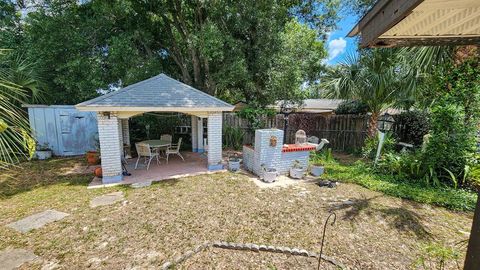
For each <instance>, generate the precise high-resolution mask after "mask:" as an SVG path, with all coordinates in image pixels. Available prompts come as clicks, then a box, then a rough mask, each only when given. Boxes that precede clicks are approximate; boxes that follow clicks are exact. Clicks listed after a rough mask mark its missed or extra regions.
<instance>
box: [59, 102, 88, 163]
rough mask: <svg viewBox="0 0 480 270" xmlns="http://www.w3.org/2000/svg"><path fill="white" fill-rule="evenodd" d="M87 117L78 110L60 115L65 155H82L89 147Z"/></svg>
mask: <svg viewBox="0 0 480 270" xmlns="http://www.w3.org/2000/svg"><path fill="white" fill-rule="evenodd" d="M86 120H87V119H86V115H85V114H84V113H82V112H78V111H76V110H61V111H60V113H59V124H60V125H59V126H60V128H59V133H60V134H59V138H60V144H61V147H60V149H61V151H62V152H63V155H66V156H68V155H81V154H84V153H85V148H86V146H87V145H89V144H90V143H89V141H88V138H87V135H88V134H87V132H86V130H87V123H86Z"/></svg>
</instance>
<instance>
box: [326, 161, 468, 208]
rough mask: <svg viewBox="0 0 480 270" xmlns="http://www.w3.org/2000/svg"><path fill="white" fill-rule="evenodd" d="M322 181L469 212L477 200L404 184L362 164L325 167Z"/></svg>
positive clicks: (448, 190) (464, 193)
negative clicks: (364, 188)
mask: <svg viewBox="0 0 480 270" xmlns="http://www.w3.org/2000/svg"><path fill="white" fill-rule="evenodd" d="M325 171H326V172H327V173H326V174H324V175H323V176H322V178H324V179H329V180H336V181H340V182H345V183H354V184H357V185H361V186H363V187H366V188H368V189H371V190H374V191H379V192H382V193H384V194H387V195H390V196H395V197H399V198H404V199H409V200H413V201H416V202H420V203H429V204H433V205H438V206H443V207H446V208H449V209H455V210H467V211H473V210H474V209H475V203H476V201H477V195H476V193H474V192H471V191H467V190H464V189H454V188H451V187H448V186H438V187H432V186H428V185H426V184H424V183H423V182H414V181H405V179H399V178H398V177H396V176H390V175H386V174H379V173H377V172H376V171H375V170H374V169H373V168H372V167H371V166H369V165H368V164H365V163H364V162H362V161H357V162H356V163H354V164H353V165H341V164H338V163H335V162H332V163H328V164H326V166H325Z"/></svg>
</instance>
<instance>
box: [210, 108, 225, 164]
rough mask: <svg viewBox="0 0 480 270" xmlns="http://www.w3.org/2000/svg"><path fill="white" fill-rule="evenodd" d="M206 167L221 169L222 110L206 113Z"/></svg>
mask: <svg viewBox="0 0 480 270" xmlns="http://www.w3.org/2000/svg"><path fill="white" fill-rule="evenodd" d="M207 125H208V137H207V138H208V169H209V170H221V169H223V164H222V112H210V113H208V122H207Z"/></svg>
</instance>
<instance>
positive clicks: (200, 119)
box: [197, 117, 205, 153]
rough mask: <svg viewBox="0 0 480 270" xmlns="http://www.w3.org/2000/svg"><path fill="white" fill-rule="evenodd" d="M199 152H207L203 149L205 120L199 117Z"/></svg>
mask: <svg viewBox="0 0 480 270" xmlns="http://www.w3.org/2000/svg"><path fill="white" fill-rule="evenodd" d="M197 152H199V153H203V152H205V148H204V147H203V118H201V117H197Z"/></svg>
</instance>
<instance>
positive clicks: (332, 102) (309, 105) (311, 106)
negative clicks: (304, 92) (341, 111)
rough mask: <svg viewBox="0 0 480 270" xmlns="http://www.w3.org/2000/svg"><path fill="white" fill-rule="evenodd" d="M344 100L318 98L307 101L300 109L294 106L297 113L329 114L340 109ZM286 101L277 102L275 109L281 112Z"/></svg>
mask: <svg viewBox="0 0 480 270" xmlns="http://www.w3.org/2000/svg"><path fill="white" fill-rule="evenodd" d="M343 101H344V100H343V99H326V98H318V99H305V100H304V101H303V104H302V105H301V106H300V107H297V106H295V105H293V106H294V107H295V108H296V109H295V111H296V112H308V113H329V112H333V111H335V110H336V109H337V108H338V105H339V104H340V103H342V102H343ZM283 102H284V101H283V100H279V101H277V102H275V105H274V106H273V108H274V109H276V110H277V111H279V110H280V106H281V105H282V103H283Z"/></svg>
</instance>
